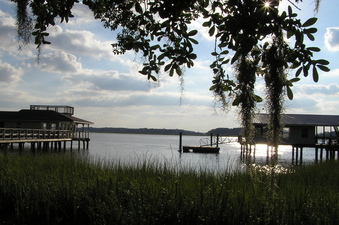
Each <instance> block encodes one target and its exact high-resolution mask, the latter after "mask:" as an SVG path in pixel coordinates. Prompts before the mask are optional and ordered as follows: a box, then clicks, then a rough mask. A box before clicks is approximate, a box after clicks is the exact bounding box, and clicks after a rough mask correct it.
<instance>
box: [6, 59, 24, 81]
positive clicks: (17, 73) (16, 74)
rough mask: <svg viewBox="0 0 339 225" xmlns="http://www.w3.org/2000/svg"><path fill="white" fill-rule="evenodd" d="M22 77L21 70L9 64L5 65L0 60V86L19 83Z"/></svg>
mask: <svg viewBox="0 0 339 225" xmlns="http://www.w3.org/2000/svg"><path fill="white" fill-rule="evenodd" d="M22 75H23V71H22V69H21V68H15V67H14V66H12V65H10V64H9V63H5V62H2V61H1V60H0V84H2V85H9V84H16V83H17V82H18V81H20V79H21V77H22Z"/></svg>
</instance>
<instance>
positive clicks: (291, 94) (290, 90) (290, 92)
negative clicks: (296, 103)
mask: <svg viewBox="0 0 339 225" xmlns="http://www.w3.org/2000/svg"><path fill="white" fill-rule="evenodd" d="M286 90H287V97H288V99H289V100H292V99H293V91H292V89H291V88H290V87H289V86H286Z"/></svg>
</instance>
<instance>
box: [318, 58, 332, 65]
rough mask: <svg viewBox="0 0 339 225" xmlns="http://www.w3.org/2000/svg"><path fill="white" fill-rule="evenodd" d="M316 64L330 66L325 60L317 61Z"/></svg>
mask: <svg viewBox="0 0 339 225" xmlns="http://www.w3.org/2000/svg"><path fill="white" fill-rule="evenodd" d="M315 62H316V63H318V64H321V65H328V64H330V62H329V61H327V60H325V59H318V60H315Z"/></svg>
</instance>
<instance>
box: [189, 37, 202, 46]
mask: <svg viewBox="0 0 339 225" xmlns="http://www.w3.org/2000/svg"><path fill="white" fill-rule="evenodd" d="M188 40H190V42H192V43H193V44H196V45H197V44H199V42H198V41H197V40H195V39H193V38H188Z"/></svg>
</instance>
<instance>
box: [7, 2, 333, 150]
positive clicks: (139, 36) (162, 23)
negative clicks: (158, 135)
mask: <svg viewBox="0 0 339 225" xmlns="http://www.w3.org/2000/svg"><path fill="white" fill-rule="evenodd" d="M11 1H13V2H16V3H17V24H18V36H19V37H20V38H21V40H23V41H24V42H29V38H30V37H31V34H32V35H33V37H34V42H35V45H36V46H37V48H38V49H40V47H41V45H43V44H51V43H50V42H49V41H48V32H47V27H49V26H51V25H52V26H53V25H55V24H56V22H57V21H58V20H60V22H64V21H65V22H68V21H69V19H70V18H72V17H73V15H72V8H73V6H74V4H75V3H79V2H78V1H76V0H11ZM285 1H289V2H290V6H289V7H288V10H287V11H283V12H280V11H279V4H280V3H281V0H270V1H265V0H185V1H183V0H83V1H82V4H84V5H87V6H88V7H89V8H90V10H91V11H93V13H94V16H95V18H96V19H100V20H101V21H102V24H103V26H104V27H105V28H108V29H111V30H117V31H118V34H117V42H116V43H112V51H113V53H114V54H124V53H125V52H126V51H130V50H132V51H135V52H139V53H141V54H142V55H143V57H144V58H145V59H146V61H145V63H144V64H143V68H142V69H141V70H140V71H139V72H140V73H141V74H142V75H145V76H147V78H148V79H150V80H154V81H156V80H157V74H158V73H159V72H160V71H161V70H162V69H163V70H164V71H165V72H167V73H168V75H169V76H174V75H179V76H181V75H182V74H183V68H184V67H187V68H191V67H193V66H194V60H195V59H196V58H197V55H196V53H195V46H196V45H198V44H199V43H198V41H197V40H196V39H195V37H196V36H197V34H198V31H197V30H194V29H191V26H190V23H192V22H193V21H195V20H197V19H198V18H203V19H204V22H203V23H202V24H201V26H203V27H206V28H208V30H209V31H208V33H209V35H210V36H211V37H213V38H214V40H215V45H214V46H213V47H212V48H211V54H212V56H214V57H215V60H214V61H213V63H212V64H211V65H210V68H211V71H212V72H213V74H214V78H213V80H212V85H211V87H210V90H211V91H213V93H214V94H215V97H216V99H217V100H218V101H220V102H221V103H222V105H223V107H224V108H225V109H227V108H228V106H231V105H233V106H237V107H238V108H239V115H240V120H241V122H242V126H243V128H244V129H243V136H244V137H246V139H245V140H246V144H250V143H251V141H252V138H253V135H254V127H253V125H252V122H253V116H254V115H255V109H256V104H257V103H258V102H261V101H262V100H263V98H265V99H266V101H267V109H268V113H269V114H270V118H271V119H270V123H269V125H268V130H269V132H268V139H269V140H270V142H271V144H272V145H273V146H275V147H277V146H278V144H279V141H280V136H281V134H282V127H283V124H282V122H281V114H282V113H283V109H284V107H283V104H284V98H285V94H287V97H288V98H289V99H293V92H292V89H291V87H292V86H293V83H294V82H297V81H299V79H300V77H301V76H302V75H303V76H305V77H307V76H308V75H310V74H311V75H312V77H313V80H314V81H315V82H317V81H318V79H319V72H318V70H322V71H329V69H328V67H327V65H328V64H329V62H328V61H327V60H324V59H314V57H313V54H314V53H315V52H319V51H320V49H319V48H318V47H309V46H306V45H305V41H304V40H306V39H309V40H311V41H313V40H314V39H315V38H314V33H316V32H317V29H316V28H315V27H313V25H314V24H315V23H316V21H317V18H315V17H312V18H310V19H308V20H306V21H303V22H302V21H301V20H300V19H299V18H298V15H297V13H295V12H294V10H295V9H296V8H297V6H296V5H295V4H297V3H298V2H299V1H301V0H294V1H292V0H285ZM319 2H320V1H319V0H318V1H316V7H319ZM27 9H30V10H31V12H32V14H33V17H30V16H29V13H27ZM287 40H289V43H287ZM227 65H233V67H234V68H235V69H234V76H229V75H228V74H226V73H225V67H226V66H227ZM290 69H295V71H296V73H295V77H293V78H291V79H288V77H287V71H288V70H290ZM258 76H262V77H264V80H265V83H266V94H265V96H258V95H256V94H255V92H254V88H255V84H256V78H257V77H258Z"/></svg>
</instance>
